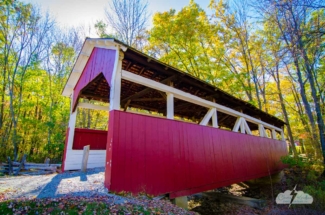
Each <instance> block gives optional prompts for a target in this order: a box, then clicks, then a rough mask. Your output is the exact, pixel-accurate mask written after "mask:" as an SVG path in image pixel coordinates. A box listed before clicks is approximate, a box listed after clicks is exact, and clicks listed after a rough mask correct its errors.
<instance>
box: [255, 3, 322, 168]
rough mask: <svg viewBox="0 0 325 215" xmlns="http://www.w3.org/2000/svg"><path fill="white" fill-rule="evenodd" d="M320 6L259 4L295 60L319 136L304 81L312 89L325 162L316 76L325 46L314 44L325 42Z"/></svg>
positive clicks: (302, 94)
mask: <svg viewBox="0 0 325 215" xmlns="http://www.w3.org/2000/svg"><path fill="white" fill-rule="evenodd" d="M318 3H319V1H318V0H291V1H276V0H264V1H260V3H256V4H257V5H259V10H260V11H262V13H263V14H265V17H266V18H267V19H268V20H269V22H273V23H276V25H277V26H278V29H279V30H280V32H281V37H282V40H283V41H284V43H285V44H286V49H287V50H288V51H289V52H290V54H291V57H292V59H293V63H294V66H295V69H296V71H295V72H296V75H297V77H298V83H299V85H300V95H301V98H302V101H303V104H304V107H305V110H306V113H307V115H308V118H309V121H310V123H311V125H312V132H313V133H316V132H317V129H316V123H315V120H314V115H313V113H312V108H311V105H310V103H309V101H308V98H307V94H306V82H305V81H304V80H303V79H304V78H306V80H307V82H308V83H309V86H308V87H309V88H310V96H311V98H312V101H313V106H314V108H315V114H316V121H317V127H318V135H319V139H320V143H321V146H322V151H323V158H324V162H325V125H324V119H323V114H322V108H321V105H320V100H319V95H318V94H319V92H318V90H317V74H316V72H317V70H316V67H317V64H318V62H319V56H320V55H319V54H317V53H321V52H322V49H323V47H322V46H320V45H318V46H317V43H316V46H315V45H312V44H313V43H314V41H321V40H324V34H322V33H320V32H322V31H323V30H324V29H325V25H324V23H323V22H322V21H321V19H316V20H318V21H314V17H316V18H317V17H324V10H315V7H314V6H315V5H318ZM315 14H316V15H315ZM314 29H317V31H314ZM315 53H316V54H315Z"/></svg>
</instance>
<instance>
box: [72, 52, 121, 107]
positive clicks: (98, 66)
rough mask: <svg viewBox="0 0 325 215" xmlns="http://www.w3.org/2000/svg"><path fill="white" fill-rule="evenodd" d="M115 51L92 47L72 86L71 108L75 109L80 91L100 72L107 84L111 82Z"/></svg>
mask: <svg viewBox="0 0 325 215" xmlns="http://www.w3.org/2000/svg"><path fill="white" fill-rule="evenodd" d="M115 55H116V51H115V50H111V49H103V48H94V49H93V51H92V53H91V55H90V57H89V59H88V61H87V64H86V66H85V68H84V70H83V71H82V74H81V76H80V78H79V80H78V82H77V84H76V86H75V88H74V92H73V109H75V107H76V104H77V101H78V98H79V93H80V91H81V90H82V89H83V88H84V87H85V86H87V84H89V83H90V82H91V81H92V80H94V79H95V78H96V77H97V76H98V75H99V74H100V73H102V74H103V75H104V77H105V79H106V81H107V83H108V84H110V83H111V79H112V74H113V69H114V64H115Z"/></svg>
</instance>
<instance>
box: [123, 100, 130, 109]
mask: <svg viewBox="0 0 325 215" xmlns="http://www.w3.org/2000/svg"><path fill="white" fill-rule="evenodd" d="M130 103H131V99H129V100H128V101H127V102H126V104H125V105H124V111H126V109H127V108H128V107H129V105H130Z"/></svg>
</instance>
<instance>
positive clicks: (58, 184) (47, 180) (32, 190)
mask: <svg viewBox="0 0 325 215" xmlns="http://www.w3.org/2000/svg"><path fill="white" fill-rule="evenodd" d="M104 174H105V170H104V168H94V169H89V170H88V171H87V173H83V172H81V171H73V172H70V171H66V172H64V173H61V174H57V173H54V174H50V175H37V176H8V177H0V193H4V197H5V199H16V198H55V197H63V196H84V197H91V196H101V195H105V196H108V195H111V194H108V191H107V189H106V188H105V187H104Z"/></svg>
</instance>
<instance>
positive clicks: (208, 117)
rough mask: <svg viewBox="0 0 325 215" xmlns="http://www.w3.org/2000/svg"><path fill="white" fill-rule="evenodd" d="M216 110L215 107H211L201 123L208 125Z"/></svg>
mask: <svg viewBox="0 0 325 215" xmlns="http://www.w3.org/2000/svg"><path fill="white" fill-rule="evenodd" d="M215 111H216V109H215V108H210V109H209V110H208V112H207V113H206V114H205V116H204V117H203V119H202V121H201V122H200V125H207V124H208V123H209V121H210V119H211V117H212V115H213V113H214V112H215Z"/></svg>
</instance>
